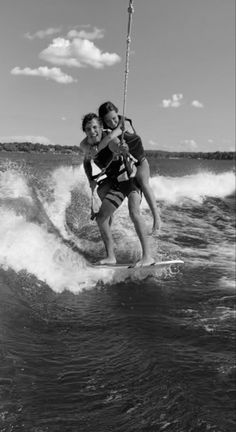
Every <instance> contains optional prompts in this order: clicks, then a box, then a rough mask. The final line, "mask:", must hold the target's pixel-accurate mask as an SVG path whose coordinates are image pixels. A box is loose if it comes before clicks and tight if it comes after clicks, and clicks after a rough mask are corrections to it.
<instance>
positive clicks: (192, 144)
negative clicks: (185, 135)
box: [180, 139, 198, 149]
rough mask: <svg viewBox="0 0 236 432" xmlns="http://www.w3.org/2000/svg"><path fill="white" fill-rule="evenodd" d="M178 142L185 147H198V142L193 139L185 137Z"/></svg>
mask: <svg viewBox="0 0 236 432" xmlns="http://www.w3.org/2000/svg"><path fill="white" fill-rule="evenodd" d="M180 144H181V145H183V146H186V147H188V148H189V147H190V148H191V149H196V148H198V144H197V143H196V141H195V140H194V139H185V140H183V141H180Z"/></svg>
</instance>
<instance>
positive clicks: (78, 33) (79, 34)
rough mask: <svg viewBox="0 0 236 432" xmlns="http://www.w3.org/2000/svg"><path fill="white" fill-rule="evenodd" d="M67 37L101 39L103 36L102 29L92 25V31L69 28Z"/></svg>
mask: <svg viewBox="0 0 236 432" xmlns="http://www.w3.org/2000/svg"><path fill="white" fill-rule="evenodd" d="M67 37H68V38H69V39H74V38H79V39H89V40H94V39H102V38H104V30H103V29H98V28H97V27H94V29H93V31H85V30H70V31H69V32H68V34H67Z"/></svg>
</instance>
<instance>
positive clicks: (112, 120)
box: [103, 110, 119, 130]
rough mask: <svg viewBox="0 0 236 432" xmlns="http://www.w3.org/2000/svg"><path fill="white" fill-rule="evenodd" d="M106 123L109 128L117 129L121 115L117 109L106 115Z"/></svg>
mask: <svg viewBox="0 0 236 432" xmlns="http://www.w3.org/2000/svg"><path fill="white" fill-rule="evenodd" d="M103 120H104V123H105V124H106V126H107V127H108V128H109V129H112V130H113V129H115V128H116V127H117V126H118V124H119V116H118V114H117V112H116V111H115V110H112V111H109V112H108V113H107V114H106V115H105V116H104V119H103Z"/></svg>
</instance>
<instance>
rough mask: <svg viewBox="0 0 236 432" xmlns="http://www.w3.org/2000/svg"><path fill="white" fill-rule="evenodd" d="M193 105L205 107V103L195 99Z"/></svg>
mask: <svg viewBox="0 0 236 432" xmlns="http://www.w3.org/2000/svg"><path fill="white" fill-rule="evenodd" d="M191 105H192V106H193V107H195V108H203V107H204V105H203V103H201V102H199V101H198V100H193V101H192V103H191Z"/></svg>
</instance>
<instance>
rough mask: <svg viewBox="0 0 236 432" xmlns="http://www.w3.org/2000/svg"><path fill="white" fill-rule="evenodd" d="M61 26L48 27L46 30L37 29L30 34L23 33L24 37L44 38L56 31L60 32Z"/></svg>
mask: <svg viewBox="0 0 236 432" xmlns="http://www.w3.org/2000/svg"><path fill="white" fill-rule="evenodd" d="M60 31H61V28H48V29H46V30H38V31H37V32H36V33H33V34H30V33H25V35H24V36H25V38H26V39H30V40H32V39H36V38H38V39H44V38H46V37H48V36H52V35H55V34H57V33H60Z"/></svg>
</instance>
